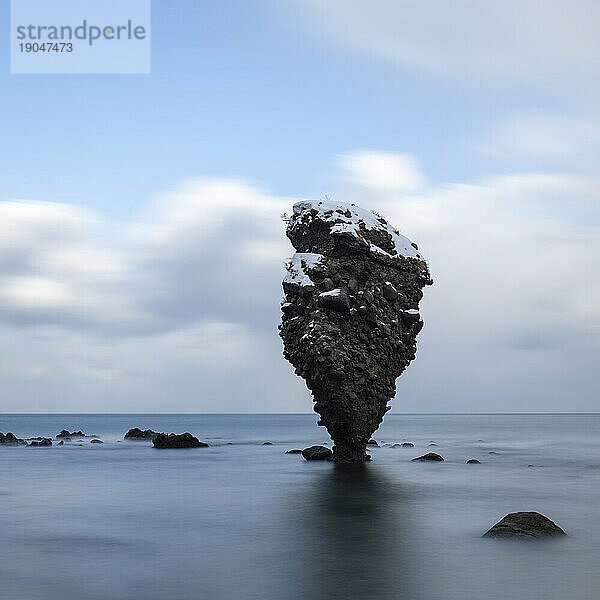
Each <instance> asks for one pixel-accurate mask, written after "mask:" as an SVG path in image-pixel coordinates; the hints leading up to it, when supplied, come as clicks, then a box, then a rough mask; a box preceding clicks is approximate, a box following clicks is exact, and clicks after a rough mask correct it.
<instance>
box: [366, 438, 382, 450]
mask: <svg viewBox="0 0 600 600" xmlns="http://www.w3.org/2000/svg"><path fill="white" fill-rule="evenodd" d="M367 446H377V447H378V448H379V444H378V443H377V441H376V440H373V439H370V440H369V441H368V442H367Z"/></svg>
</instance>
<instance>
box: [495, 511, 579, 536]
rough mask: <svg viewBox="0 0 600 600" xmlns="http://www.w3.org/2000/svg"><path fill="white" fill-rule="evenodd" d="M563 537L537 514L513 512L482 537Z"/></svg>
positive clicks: (557, 527) (562, 533)
mask: <svg viewBox="0 0 600 600" xmlns="http://www.w3.org/2000/svg"><path fill="white" fill-rule="evenodd" d="M563 535H567V534H566V533H565V532H564V531H563V530H562V529H561V528H560V527H559V526H558V525H557V524H556V523H554V522H553V521H551V520H550V519H549V518H548V517H545V516H544V515H541V514H540V513H538V512H515V513H510V514H508V515H506V516H505V517H504V518H503V519H501V520H500V521H498V523H496V524H495V525H494V526H493V527H491V528H490V529H489V530H488V531H486V532H485V533H484V534H483V537H493V538H517V539H518V538H521V539H543V538H549V537H556V536H563Z"/></svg>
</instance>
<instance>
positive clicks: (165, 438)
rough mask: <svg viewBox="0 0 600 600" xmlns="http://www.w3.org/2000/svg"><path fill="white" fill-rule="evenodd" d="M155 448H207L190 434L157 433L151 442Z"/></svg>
mask: <svg viewBox="0 0 600 600" xmlns="http://www.w3.org/2000/svg"><path fill="white" fill-rule="evenodd" d="M152 443H153V444H154V447H155V448H160V449H168V448H208V444H206V443H204V442H201V441H200V440H199V439H198V438H197V437H195V436H193V435H192V434H191V433H187V432H186V433H180V434H177V433H170V434H169V435H167V434H166V433H159V434H158V435H157V436H156V437H155V438H154V439H153V440H152Z"/></svg>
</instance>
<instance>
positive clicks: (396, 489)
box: [0, 415, 600, 600]
mask: <svg viewBox="0 0 600 600" xmlns="http://www.w3.org/2000/svg"><path fill="white" fill-rule="evenodd" d="M316 420H317V417H316V415H2V416H0V431H2V432H4V433H6V432H7V431H12V432H14V433H15V434H16V435H17V436H19V437H27V436H34V435H47V436H50V435H52V436H54V435H56V433H58V432H59V431H60V430H61V429H63V428H65V429H69V430H74V429H82V430H84V431H85V432H86V433H89V434H97V435H99V436H100V437H101V439H102V440H103V441H104V444H90V443H89V440H88V439H86V440H83V441H82V442H81V443H82V444H83V445H82V446H78V445H75V442H74V443H72V444H70V445H65V446H62V447H59V446H53V447H52V448H9V447H0V532H1V535H2V542H1V543H0V553H1V554H0V557H1V560H0V586H1V589H2V597H3V598H13V597H14V598H22V599H23V600H59V599H60V600H64V599H65V598H70V597H75V598H78V599H79V600H130V599H134V598H140V599H144V600H155V599H156V600H159V599H160V600H165V599H166V600H198V599H202V598H210V599H211V600H251V599H252V600H254V599H256V600H287V599H301V600H321V599H323V600H325V599H328V600H332V599H338V598H339V599H344V600H352V599H354V598H357V599H358V598H373V599H377V600H387V599H406V600H413V599H417V600H418V599H426V600H437V599H440V600H470V599H481V598H485V599H486V600H495V599H498V600H500V599H502V600H505V599H507V598H510V599H511V600H519V599H523V600H525V599H526V600H536V599H540V600H542V599H544V600H552V599H557V600H558V599H560V600H565V599H569V600H579V599H594V600H596V599H597V598H598V597H599V596H600V570H599V568H598V563H599V559H600V415H452V416H448V415H410V416H403V415H388V416H387V417H386V420H385V423H384V424H383V426H382V427H381V428H380V430H379V431H378V432H377V433H376V435H375V439H377V440H378V441H379V442H380V443H397V442H404V441H409V442H413V443H414V444H415V447H414V448H401V449H400V448H389V447H381V448H373V449H372V451H371V454H372V456H373V461H372V463H370V464H368V465H365V466H364V467H362V468H360V467H359V468H340V467H336V466H335V465H334V464H331V463H307V462H306V461H304V460H303V459H302V457H300V456H297V455H286V454H284V451H285V450H287V449H289V448H303V447H306V446H308V445H312V444H315V443H323V442H326V441H327V442H330V440H329V438H328V436H327V434H326V431H325V430H324V429H323V428H319V427H317V426H316V425H315V422H316ZM134 426H137V427H141V428H148V427H149V428H151V429H154V430H158V431H167V432H171V431H174V432H183V431H190V432H192V433H193V434H195V435H197V436H198V437H199V438H200V439H201V440H204V441H206V442H208V443H209V444H210V445H211V447H210V448H206V449H193V450H162V451H161V450H155V449H153V448H152V447H151V443H149V442H125V441H123V435H124V433H125V432H126V431H127V430H128V429H129V428H130V427H134ZM265 441H270V442H272V445H270V446H269V445H266V446H265V445H263V442H265ZM432 442H433V443H435V444H437V447H431V446H429V444H430V443H432ZM432 450H433V451H436V452H438V453H440V454H441V455H443V456H444V458H445V459H446V461H445V462H444V463H436V464H429V463H413V462H411V461H410V459H411V458H414V457H415V456H418V455H420V454H423V453H425V452H428V451H432ZM490 452H495V453H497V454H490ZM469 458H478V459H479V460H480V461H481V462H482V464H481V465H466V464H465V461H466V460H467V459H469ZM529 465H533V466H529ZM519 510H536V511H539V512H542V513H543V514H545V515H547V516H548V517H550V518H551V519H553V520H554V521H555V522H556V523H558V524H559V525H560V526H561V527H562V528H563V529H564V530H565V531H566V532H567V533H568V534H569V537H568V538H565V539H561V540H557V541H551V542H547V543H537V544H536V543H527V542H525V543H515V542H507V541H501V540H489V539H482V538H481V537H480V536H481V534H482V533H484V532H485V531H486V530H487V529H488V528H489V527H490V526H491V525H493V524H494V523H495V522H496V521H498V520H499V519H500V518H501V517H503V516H504V515H505V514H506V513H508V512H512V511H519Z"/></svg>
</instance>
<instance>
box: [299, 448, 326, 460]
mask: <svg viewBox="0 0 600 600" xmlns="http://www.w3.org/2000/svg"><path fill="white" fill-rule="evenodd" d="M302 456H303V457H304V458H305V459H306V460H332V459H333V452H331V450H330V449H329V448H325V446H311V447H310V448H304V450H302Z"/></svg>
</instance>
